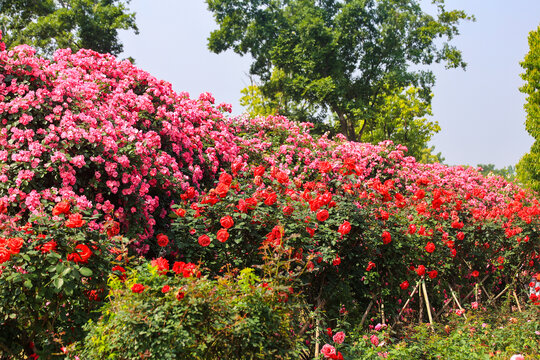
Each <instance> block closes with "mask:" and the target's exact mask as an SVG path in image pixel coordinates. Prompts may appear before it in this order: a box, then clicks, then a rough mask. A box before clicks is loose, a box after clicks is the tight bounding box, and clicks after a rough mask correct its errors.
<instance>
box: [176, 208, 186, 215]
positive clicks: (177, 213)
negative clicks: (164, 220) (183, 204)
mask: <svg viewBox="0 0 540 360" xmlns="http://www.w3.org/2000/svg"><path fill="white" fill-rule="evenodd" d="M174 213H175V214H176V215H177V216H178V217H184V216H186V210H184V209H176V210H174Z"/></svg>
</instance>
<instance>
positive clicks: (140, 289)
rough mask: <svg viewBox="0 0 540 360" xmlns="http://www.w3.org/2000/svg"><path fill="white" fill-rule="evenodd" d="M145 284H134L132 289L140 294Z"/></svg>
mask: <svg viewBox="0 0 540 360" xmlns="http://www.w3.org/2000/svg"><path fill="white" fill-rule="evenodd" d="M144 288H145V287H144V285H142V284H133V286H132V287H131V291H132V292H134V293H136V294H140V293H142V292H143V291H144Z"/></svg>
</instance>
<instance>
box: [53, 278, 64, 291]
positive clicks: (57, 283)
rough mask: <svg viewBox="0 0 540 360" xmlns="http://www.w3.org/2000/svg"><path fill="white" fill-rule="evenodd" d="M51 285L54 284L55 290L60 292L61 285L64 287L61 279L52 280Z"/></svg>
mask: <svg viewBox="0 0 540 360" xmlns="http://www.w3.org/2000/svg"><path fill="white" fill-rule="evenodd" d="M53 284H54V287H55V288H57V289H58V290H60V288H62V285H64V279H62V278H57V279H54V281H53Z"/></svg>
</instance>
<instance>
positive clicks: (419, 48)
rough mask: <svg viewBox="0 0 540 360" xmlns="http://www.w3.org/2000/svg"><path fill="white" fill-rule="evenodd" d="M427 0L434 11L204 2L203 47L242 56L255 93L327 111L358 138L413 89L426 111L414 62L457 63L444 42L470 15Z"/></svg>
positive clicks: (412, 2) (315, 1) (406, 4)
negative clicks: (212, 26)
mask: <svg viewBox="0 0 540 360" xmlns="http://www.w3.org/2000/svg"><path fill="white" fill-rule="evenodd" d="M433 3H434V7H435V8H436V9H437V15H430V14H428V13H427V12H426V11H424V10H423V8H422V7H421V5H420V2H419V1H418V0H343V1H339V0H257V1H243V0H207V4H208V8H209V9H210V11H212V12H213V14H214V17H215V20H216V22H217V24H218V25H219V28H218V29H217V30H215V31H213V32H212V33H211V34H210V37H209V43H208V46H209V48H210V50H212V51H214V52H216V53H220V52H222V51H225V50H228V49H232V50H234V51H235V52H237V53H238V54H241V55H245V54H249V55H251V56H252V57H253V63H252V66H251V69H250V72H251V74H253V75H256V76H258V77H259V78H260V79H261V82H262V84H261V90H262V92H263V94H264V95H265V96H268V97H270V98H272V96H275V95H276V94H279V96H281V97H282V98H284V99H285V101H282V103H285V104H287V102H293V103H296V104H299V103H303V104H309V106H311V107H312V110H316V111H322V112H324V111H329V112H331V114H333V116H335V117H336V118H337V120H338V122H339V126H340V131H341V132H342V133H343V134H345V135H346V136H347V137H348V138H349V139H351V140H358V141H360V140H364V139H367V138H370V137H373V136H374V135H373V133H374V132H375V131H381V129H382V127H381V126H378V123H379V122H381V121H382V122H384V123H385V124H386V125H388V124H387V123H386V122H385V121H386V120H385V119H384V117H385V116H386V115H384V114H383V113H384V112H385V111H386V110H387V107H388V97H395V96H400V97H404V96H407V93H406V91H407V89H410V88H415V90H414V91H415V97H416V98H417V99H418V101H421V102H423V103H424V104H425V105H424V108H426V109H427V106H429V104H430V102H431V88H432V86H433V85H434V81H435V79H434V75H433V73H432V72H431V71H430V70H428V69H426V68H425V66H423V65H429V64H433V63H436V62H445V63H446V66H447V67H449V68H456V67H464V66H465V63H464V62H463V60H462V56H461V52H460V51H459V50H457V49H456V48H455V47H453V46H452V45H450V44H449V41H450V40H451V39H452V38H453V37H454V36H456V35H458V33H459V32H458V27H457V26H458V24H459V22H460V21H461V20H464V19H472V18H471V17H469V16H468V15H467V14H465V12H463V11H458V10H452V11H447V10H446V8H445V4H444V0H436V1H433ZM307 106H308V105H306V106H304V107H303V108H307ZM421 116H423V115H421ZM386 125H385V126H386ZM429 126H431V127H433V126H434V125H433V124H431V125H428V127H429ZM375 128H376V129H375ZM388 129H389V127H388V126H387V130H388ZM431 131H433V129H432V130H431ZM369 132H371V133H372V135H369V134H368V133H369ZM386 135H387V134H386Z"/></svg>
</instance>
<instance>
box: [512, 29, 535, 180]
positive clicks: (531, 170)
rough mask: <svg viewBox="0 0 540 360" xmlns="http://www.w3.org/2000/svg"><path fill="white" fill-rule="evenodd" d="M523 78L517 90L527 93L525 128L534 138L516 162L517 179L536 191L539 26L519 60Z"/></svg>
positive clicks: (530, 34)
mask: <svg viewBox="0 0 540 360" xmlns="http://www.w3.org/2000/svg"><path fill="white" fill-rule="evenodd" d="M521 67H523V69H524V70H525V72H524V73H523V74H521V77H522V78H523V80H525V85H523V86H522V87H521V88H520V89H519V90H520V91H521V92H523V93H525V94H527V100H526V103H525V106H524V107H525V111H526V112H527V119H526V120H525V128H526V129H527V132H528V133H529V134H530V135H531V136H532V137H533V138H534V143H533V144H532V146H531V150H530V152H528V153H527V154H525V155H524V156H523V157H522V158H521V160H520V161H519V163H518V164H517V175H518V179H519V180H520V181H521V182H522V183H523V184H525V185H528V186H529V187H531V188H532V189H534V190H536V191H540V26H538V28H537V29H536V30H533V31H531V32H530V33H529V53H528V54H527V55H525V59H524V60H523V62H521Z"/></svg>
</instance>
